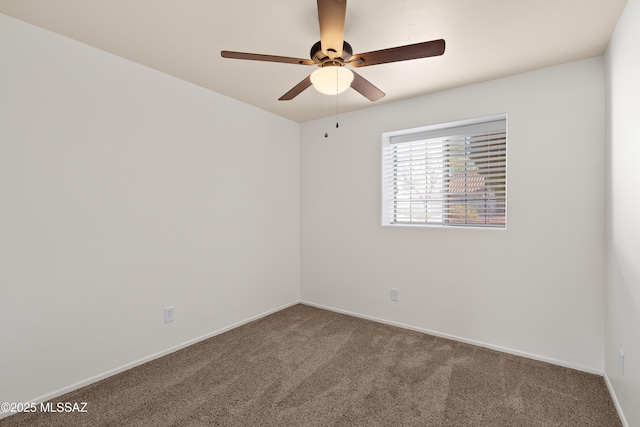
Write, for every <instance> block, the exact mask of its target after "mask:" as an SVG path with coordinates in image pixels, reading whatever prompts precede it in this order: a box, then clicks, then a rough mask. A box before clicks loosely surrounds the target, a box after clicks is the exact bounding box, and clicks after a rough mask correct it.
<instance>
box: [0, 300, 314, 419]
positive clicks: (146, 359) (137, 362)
mask: <svg viewBox="0 0 640 427" xmlns="http://www.w3.org/2000/svg"><path fill="white" fill-rule="evenodd" d="M300 302H301V301H300V300H296V301H293V302H290V303H288V304H285V305H283V306H280V307H278V308H274V309H272V310H269V311H266V312H264V313H260V314H258V315H256V316H252V317H250V318H248V319H245V320H242V321H240V322H236V323H233V324H231V325H229V326H226V327H224V328H221V329H218V330H216V331H213V332H210V333H208V334H206V335H202V336H200V337H198V338H194V339H192V340H189V341H186V342H184V343H182V344H178V345H176V346H173V347H170V348H168V349H166V350H162V351H160V352H157V353H155V354H152V355H150V356H147V357H143V358H142V359H138V360H135V361H133V362H131V363H127V364H125V365H122V366H119V367H117V368H115V369H111V370H109V371H106V372H103V373H102V374H99V375H95V376H93V377H91V378H87V379H86V380H82V381H79V382H77V383H74V384H71V385H69V386H66V387H63V388H61V389H58V390H55V391H53V392H51V393H47V394H45V395H43V396H39V397H36V398H35V399H31V400H29V401H28V402H29V403H35V404H36V405H39V404H40V403H42V402H46V401H48V400H51V399H55V398H56V397H58V396H62V395H63V394H66V393H69V392H72V391H74V390H77V389H79V388H82V387H86V386H88V385H90V384H93V383H96V382H98V381H101V380H103V379H105V378H109V377H111V376H113V375H116V374H119V373H120V372H124V371H126V370H128V369H131V368H135V367H136V366H139V365H142V364H144V363H147V362H151V361H152V360H155V359H158V358H160V357H162V356H166V355H167V354H170V353H173V352H175V351H178V350H181V349H183V348H185V347H189V346H190V345H193V344H196V343H198V342H200V341H204V340H206V339H209V338H211V337H215V336H216V335H220V334H222V333H224V332H227V331H230V330H231V329H235V328H237V327H239V326H242V325H245V324H247V323H250V322H253V321H254V320H258V319H261V318H263V317H266V316H268V315H270V314H273V313H276V312H278V311H280V310H284V309H285V308H288V307H291V306H294V305H296V304H299V303H300ZM10 415H13V413H10V412H0V420H1V419H3V418H5V417H8V416H10Z"/></svg>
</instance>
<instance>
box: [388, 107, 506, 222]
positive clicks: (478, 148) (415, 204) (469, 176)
mask: <svg viewBox="0 0 640 427" xmlns="http://www.w3.org/2000/svg"><path fill="white" fill-rule="evenodd" d="M382 157H383V223H384V224H424V225H443V226H474V227H499V228H504V227H506V206H507V132H506V117H504V116H501V117H499V118H496V117H493V118H490V119H486V120H484V121H476V122H473V123H468V122H467V123H465V124H459V123H458V124H450V125H438V126H431V127H427V128H420V129H414V130H411V131H403V132H393V133H389V134H385V135H384V139H383V155H382Z"/></svg>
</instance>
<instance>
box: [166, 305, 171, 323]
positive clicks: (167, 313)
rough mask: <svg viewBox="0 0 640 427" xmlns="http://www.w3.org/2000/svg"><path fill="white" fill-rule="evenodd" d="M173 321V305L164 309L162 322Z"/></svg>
mask: <svg viewBox="0 0 640 427" xmlns="http://www.w3.org/2000/svg"><path fill="white" fill-rule="evenodd" d="M169 322H173V307H167V308H165V309H164V323H169Z"/></svg>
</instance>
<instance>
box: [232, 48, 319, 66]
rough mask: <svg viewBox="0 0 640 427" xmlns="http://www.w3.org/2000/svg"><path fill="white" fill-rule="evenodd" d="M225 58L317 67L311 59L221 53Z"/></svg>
mask: <svg viewBox="0 0 640 427" xmlns="http://www.w3.org/2000/svg"><path fill="white" fill-rule="evenodd" d="M220 55H222V57H223V58H233V59H247V60H249V61H266V62H282V63H285V64H298V65H316V63H315V62H313V60H311V59H302V58H290V57H288V56H275V55H262V54H259V53H246V52H231V51H228V50H223V51H221V52H220Z"/></svg>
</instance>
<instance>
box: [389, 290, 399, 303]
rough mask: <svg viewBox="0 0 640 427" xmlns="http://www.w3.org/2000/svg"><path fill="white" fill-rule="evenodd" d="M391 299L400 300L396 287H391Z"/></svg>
mask: <svg viewBox="0 0 640 427" xmlns="http://www.w3.org/2000/svg"><path fill="white" fill-rule="evenodd" d="M391 301H396V302H398V301H400V291H399V290H398V289H396V288H391Z"/></svg>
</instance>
